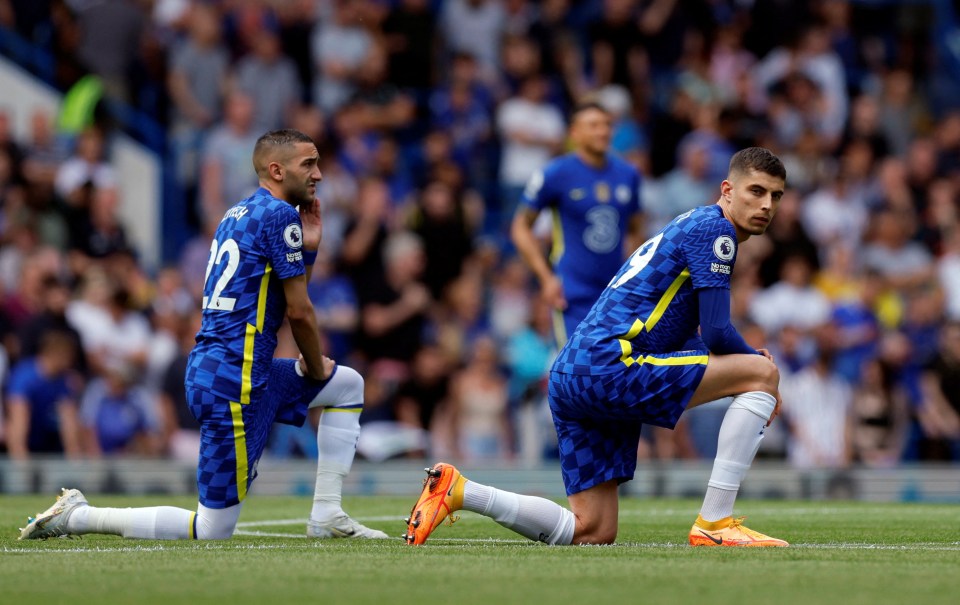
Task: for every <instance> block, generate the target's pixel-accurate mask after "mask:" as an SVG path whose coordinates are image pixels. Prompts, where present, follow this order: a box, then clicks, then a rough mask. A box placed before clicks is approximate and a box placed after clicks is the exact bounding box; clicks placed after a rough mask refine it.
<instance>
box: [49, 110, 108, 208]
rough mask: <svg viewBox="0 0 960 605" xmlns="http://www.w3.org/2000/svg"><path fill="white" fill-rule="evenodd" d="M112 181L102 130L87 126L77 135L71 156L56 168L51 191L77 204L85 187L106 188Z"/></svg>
mask: <svg viewBox="0 0 960 605" xmlns="http://www.w3.org/2000/svg"><path fill="white" fill-rule="evenodd" d="M116 182H117V176H116V172H115V170H114V168H113V166H112V165H111V164H110V163H109V162H108V161H107V158H106V153H105V147H104V135H103V133H102V132H101V131H100V130H99V129H97V128H88V129H86V130H84V131H83V132H81V133H80V134H79V136H78V137H77V139H76V143H75V146H74V153H73V155H71V156H70V158H68V159H67V160H66V161H65V162H64V163H63V164H61V165H60V168H59V169H58V170H57V175H56V177H54V190H55V191H56V193H57V195H59V196H60V197H61V198H62V199H63V200H64V201H66V202H67V204H68V205H70V206H73V207H79V206H80V203H79V196H80V195H82V191H83V190H84V189H85V188H87V187H88V186H92V188H94V189H109V188H112V187H115V186H116Z"/></svg>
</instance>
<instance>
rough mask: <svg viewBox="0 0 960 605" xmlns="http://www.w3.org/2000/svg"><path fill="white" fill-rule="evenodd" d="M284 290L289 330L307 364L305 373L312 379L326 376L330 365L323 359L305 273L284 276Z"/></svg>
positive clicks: (330, 370)
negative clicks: (327, 365)
mask: <svg viewBox="0 0 960 605" xmlns="http://www.w3.org/2000/svg"><path fill="white" fill-rule="evenodd" d="M283 293H284V296H285V297H286V299H287V313H286V314H287V321H288V322H289V323H290V331H291V332H292V333H293V339H294V340H295V341H296V343H297V347H298V348H299V349H300V355H301V356H302V357H303V363H304V365H305V366H306V367H305V368H303V370H304V373H305V374H306V375H307V376H309V377H310V378H312V379H314V380H326V379H327V378H329V377H330V373H331V372H332V371H333V369H332V367H331V368H330V369H327V368H326V367H325V366H324V363H323V351H322V350H321V348H320V334H319V330H318V328H317V316H316V313H315V312H314V310H313V303H312V302H310V297H309V296H308V295H307V278H306V275H298V276H297V277H291V278H289V279H285V280H283Z"/></svg>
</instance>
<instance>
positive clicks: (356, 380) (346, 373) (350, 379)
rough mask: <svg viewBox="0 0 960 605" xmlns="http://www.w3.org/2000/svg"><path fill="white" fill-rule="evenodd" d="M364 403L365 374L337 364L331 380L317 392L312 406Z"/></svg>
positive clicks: (311, 403)
mask: <svg viewBox="0 0 960 605" xmlns="http://www.w3.org/2000/svg"><path fill="white" fill-rule="evenodd" d="M357 404H361V405H362V404H363V376H361V375H360V372H357V371H356V370H354V369H353V368H351V367H348V366H337V371H336V373H335V374H334V375H333V378H331V379H330V382H328V383H327V384H326V386H324V387H323V389H321V390H320V392H319V393H317V396H316V397H315V398H314V400H313V401H311V402H310V407H312V408H314V407H318V406H320V407H337V406H342V405H351V406H355V405H357Z"/></svg>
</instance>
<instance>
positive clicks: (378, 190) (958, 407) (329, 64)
mask: <svg viewBox="0 0 960 605" xmlns="http://www.w3.org/2000/svg"><path fill="white" fill-rule="evenodd" d="M953 4H954V3H951V2H946V1H936V0H931V1H930V2H913V3H897V2H851V1H847V0H816V1H811V2H790V1H786V0H755V1H754V2H739V1H734V0H684V1H680V0H542V1H540V2H534V1H531V0H154V1H150V0H0V25H2V27H5V28H7V29H9V30H15V31H17V32H18V34H19V35H20V36H22V37H23V38H26V39H27V40H29V41H30V42H31V43H34V44H37V45H40V46H43V47H44V48H47V49H48V50H50V51H51V53H52V55H53V57H54V58H55V61H56V69H55V74H56V78H57V80H58V82H57V83H58V85H59V86H61V87H62V88H63V89H64V90H67V89H70V87H71V86H74V85H76V83H77V82H78V81H79V80H80V79H81V78H82V77H84V76H86V75H88V74H93V75H95V76H96V77H97V78H98V79H99V82H101V83H102V88H103V91H104V94H105V95H107V96H108V97H110V98H113V99H117V100H120V101H123V102H124V103H127V104H129V105H130V106H133V107H137V108H139V109H141V110H143V111H145V112H146V113H148V114H150V115H153V116H155V117H157V119H159V120H161V121H162V123H163V125H164V127H165V129H166V132H167V135H168V141H169V147H170V154H169V158H168V161H170V162H171V163H172V164H173V167H174V172H175V175H176V179H177V183H178V187H180V188H181V189H182V192H183V195H184V196H186V199H187V200H189V204H188V216H185V217H184V225H185V228H186V229H188V230H189V231H190V239H189V242H188V243H187V244H186V245H185V246H184V247H183V249H182V251H181V257H180V258H179V259H172V261H171V262H170V263H169V264H167V265H165V266H163V267H160V268H152V267H144V266H143V265H142V263H141V262H140V261H139V256H138V251H137V250H136V249H135V248H134V247H133V246H132V245H131V243H130V241H129V239H128V238H127V236H126V235H125V228H124V225H123V224H122V222H121V221H120V220H118V218H117V209H118V206H119V205H120V204H123V203H124V200H123V199H120V195H119V193H118V189H117V186H116V182H117V175H116V174H115V169H114V167H113V166H112V165H111V163H110V162H108V161H107V160H106V159H105V158H106V157H108V155H107V153H106V149H107V147H108V145H109V141H110V126H109V124H107V125H106V126H105V125H103V124H101V123H98V122H96V121H94V124H93V125H92V126H89V127H87V128H84V129H81V130H80V131H79V132H77V133H67V134H70V136H64V134H65V133H63V132H61V131H58V123H61V122H62V119H61V118H62V116H60V117H58V116H52V115H46V114H44V113H43V112H37V113H35V114H34V115H32V116H30V120H31V125H32V129H31V134H30V136H29V137H28V138H27V139H26V140H14V138H13V136H12V135H11V129H10V127H9V124H10V119H11V116H9V115H8V113H7V112H6V111H5V110H4V108H3V107H2V103H0V233H2V240H0V337H2V352H3V358H4V364H3V370H2V376H3V384H4V391H3V402H4V410H5V413H4V415H3V416H2V432H0V435H2V437H0V444H2V447H5V448H6V451H7V453H8V454H9V455H10V456H13V457H19V458H24V457H27V456H29V455H30V454H34V453H48V452H65V453H66V454H67V455H69V456H75V457H82V456H100V455H102V456H115V455H143V456H169V457H176V458H183V459H185V460H193V459H195V452H196V447H197V432H196V424H195V422H194V421H193V419H192V418H191V417H190V414H189V411H188V410H187V409H186V406H185V403H184V396H183V374H184V367H185V358H186V357H185V356H186V354H187V353H188V352H189V349H190V346H191V344H192V339H193V334H194V333H195V332H196V329H197V325H198V321H199V314H198V309H199V305H198V304H197V301H198V299H199V296H200V291H201V288H202V282H203V277H204V270H205V268H206V264H207V256H208V253H209V241H210V236H211V233H212V230H213V229H215V227H216V225H217V223H218V222H219V220H220V217H221V216H222V215H223V213H224V211H225V210H226V209H227V208H229V207H230V206H231V205H233V204H234V203H235V202H236V201H238V200H240V199H242V198H243V197H245V196H246V195H248V194H249V193H250V192H252V191H253V189H255V188H256V186H257V181H256V175H255V174H254V172H253V170H252V167H251V162H250V157H251V152H252V148H253V145H254V142H255V141H256V139H257V137H258V136H259V135H260V134H262V133H263V132H264V131H266V130H271V129H275V128H280V127H293V128H297V129H299V130H302V131H304V132H306V133H308V134H309V135H311V136H312V137H313V138H314V139H315V140H316V141H317V143H318V146H319V149H320V153H321V170H322V172H323V182H322V184H321V186H320V188H319V195H320V197H321V200H322V204H323V206H322V208H323V209H322V212H323V220H324V242H323V245H322V251H321V255H320V257H319V259H318V261H317V264H316V266H315V269H314V272H313V279H312V282H311V284H310V292H311V296H312V298H313V300H314V303H315V306H316V310H317V317H318V320H319V324H320V326H321V329H322V332H323V335H324V338H325V343H326V347H327V351H329V354H330V356H331V357H333V358H334V359H336V360H337V361H338V362H340V363H343V364H347V365H350V366H353V367H355V368H357V369H358V370H359V371H361V373H362V374H363V375H364V377H365V379H366V385H367V392H366V408H365V411H364V414H363V417H362V421H363V422H364V424H365V427H366V428H365V432H364V434H363V435H362V437H361V444H360V449H359V451H360V453H361V454H362V455H365V456H367V457H368V458H370V459H384V458H389V457H393V456H410V455H413V456H417V455H424V454H430V455H431V457H436V456H444V457H446V456H449V457H450V458H453V459H460V460H466V461H471V462H473V461H482V460H500V459H505V458H516V459H517V460H520V461H523V462H530V463H535V462H537V461H539V460H541V459H543V458H544V457H550V456H551V455H553V454H552V452H553V449H555V446H554V445H553V444H552V442H551V436H552V435H553V428H552V424H551V421H550V417H549V411H548V410H547V408H546V406H545V384H544V379H545V373H546V370H547V368H549V365H550V362H551V360H552V357H553V355H554V354H555V347H554V345H553V337H552V328H551V316H550V310H549V309H548V308H546V306H545V305H544V303H543V302H542V301H541V300H539V297H538V291H537V289H536V287H535V284H534V283H533V282H532V280H531V276H530V274H529V273H528V271H527V270H526V268H525V267H524V266H523V264H522V262H521V261H520V260H519V259H518V258H517V256H516V254H515V253H514V251H513V250H512V248H511V246H510V244H509V242H508V241H507V232H506V224H507V222H508V221H509V218H510V215H511V213H512V212H513V209H514V208H515V207H516V204H517V202H518V200H519V197H520V195H521V192H522V190H523V187H524V185H525V184H526V182H527V180H528V179H529V177H530V176H531V175H532V174H533V173H534V172H535V171H536V170H537V169H539V168H540V167H542V166H543V165H544V164H545V163H546V162H547V161H548V160H549V159H550V158H551V157H553V156H554V155H556V154H558V153H561V152H562V151H564V149H565V127H566V114H567V112H568V111H569V109H570V108H571V106H572V104H573V103H574V102H575V101H578V100H582V99H585V98H592V99H595V100H597V101H598V102H600V103H601V104H602V105H604V107H606V108H607V109H608V110H609V111H610V113H611V114H612V116H613V117H614V124H615V128H614V135H613V140H612V147H613V151H614V152H616V153H618V154H621V155H622V156H623V157H625V158H626V159H628V160H629V161H630V162H632V163H634V164H635V165H636V166H637V167H638V168H639V169H640V170H641V171H642V173H643V175H644V192H643V204H644V208H645V212H646V216H647V221H646V222H647V227H648V230H649V231H650V233H651V234H652V233H654V232H655V231H656V230H657V229H659V228H660V227H661V226H662V225H663V224H665V223H666V222H667V221H669V220H670V219H671V218H672V217H673V216H675V215H676V214H679V213H681V212H683V211H685V210H688V209H690V208H692V207H694V206H698V205H702V204H707V203H713V202H714V201H716V199H717V197H718V195H719V183H720V181H721V180H722V179H723V178H724V176H725V173H726V167H727V162H728V160H729V158H730V156H731V155H732V154H733V152H734V151H736V150H737V149H740V148H742V147H745V146H750V145H761V146H764V147H767V148H770V149H771V150H773V151H774V152H775V153H777V154H778V155H779V156H780V157H781V158H782V159H783V161H784V163H785V165H786V167H787V174H788V191H787V193H786V195H785V196H784V198H783V201H782V203H781V206H780V210H779V214H778V216H777V218H776V219H775V220H774V222H773V224H772V226H771V227H770V229H769V231H768V233H767V234H766V235H765V236H763V237H758V238H753V239H751V240H750V241H748V242H747V243H745V244H744V245H743V246H742V247H741V249H740V255H739V258H738V261H737V264H736V269H735V272H734V276H733V286H732V300H733V305H732V306H733V313H734V320H735V324H736V325H737V326H738V327H739V329H740V330H741V332H742V333H743V334H744V335H745V337H746V338H747V340H748V342H750V343H751V344H752V345H754V346H755V347H767V348H769V349H770V350H771V351H772V352H773V353H774V355H775V356H776V359H777V362H778V365H779V367H780V369H781V373H782V376H783V380H782V384H781V393H782V396H783V400H784V406H783V410H784V411H783V418H782V419H781V420H778V421H777V422H776V423H775V424H774V427H773V429H772V430H771V433H770V434H769V435H768V437H767V439H766V440H765V442H764V446H763V450H762V454H761V455H763V456H767V457H770V458H776V459H786V460H788V461H789V463H790V464H792V465H794V466H796V467H798V468H816V467H829V468H837V469H842V468H847V467H849V466H851V465H854V464H862V465H869V466H889V465H894V464H897V463H900V462H904V461H906V462H910V461H954V462H957V461H960V205H958V200H960V104H958V103H957V101H956V99H957V98H960V97H958V96H957V93H958V91H960V61H958V60H957V59H956V57H954V56H953V55H952V54H951V51H950V49H949V45H948V44H947V43H946V40H945V38H946V36H947V34H949V32H950V31H955V30H956V28H957V23H956V20H955V19H954V15H953ZM944 32H947V33H946V34H945V33H944ZM544 239H545V244H546V240H548V239H549V233H546V234H544ZM281 334H282V335H284V336H285V337H286V338H283V339H281V344H280V348H279V349H278V355H279V356H296V350H295V345H294V344H293V343H292V339H290V338H289V333H288V331H287V330H284V331H282V332H281ZM722 405H723V404H722V402H721V403H717V404H710V405H708V406H705V407H704V408H703V409H702V410H697V411H695V413H688V414H686V415H685V417H684V419H682V420H681V424H680V425H679V426H678V428H677V430H676V431H673V432H670V431H661V430H653V431H650V432H649V434H645V435H644V439H643V442H642V444H641V456H643V457H645V458H657V459H672V458H698V457H702V458H709V457H712V456H713V454H714V452H715V447H716V429H717V426H718V424H719V420H720V418H721V417H722V413H723V409H722ZM315 448H316V444H315V436H314V433H313V430H312V429H311V428H310V427H309V426H307V427H306V428H305V429H303V430H296V429H290V428H288V427H284V428H282V429H280V430H279V431H278V432H277V433H276V434H275V435H274V436H273V440H272V444H271V450H270V451H271V452H272V453H273V455H275V456H307V457H309V456H312V455H314V452H315Z"/></svg>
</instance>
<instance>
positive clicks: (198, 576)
mask: <svg viewBox="0 0 960 605" xmlns="http://www.w3.org/2000/svg"><path fill="white" fill-rule="evenodd" d="M415 497H416V496H415V494H412V495H411V497H410V498H404V499H398V498H348V499H347V500H346V502H345V504H346V508H347V509H348V511H349V512H350V513H351V514H353V515H354V516H355V517H357V518H358V519H360V520H361V521H364V522H365V523H367V524H368V525H370V526H372V527H377V528H379V529H383V530H384V531H386V532H388V533H389V534H390V535H392V536H397V538H396V540H391V541H373V542H348V541H343V540H335V541H331V540H327V541H314V540H309V539H307V538H305V537H304V536H303V533H304V522H305V517H306V514H307V511H308V508H309V506H310V501H309V499H307V498H293V497H289V498H287V497H266V496H257V495H256V494H254V495H252V496H251V498H250V499H249V500H248V501H247V503H246V505H245V509H244V511H243V515H242V517H241V520H240V527H239V529H238V535H236V536H234V538H233V539H231V540H228V541H218V542H206V543H197V542H159V541H145V540H122V539H120V538H116V537H110V536H86V537H84V538H83V539H82V540H78V539H74V540H67V539H55V540H48V541H45V542H19V541H17V539H16V536H17V535H18V532H17V528H18V527H20V526H22V525H23V521H24V519H25V516H26V515H27V514H32V513H35V512H37V511H40V510H43V509H44V508H46V507H47V506H48V505H49V504H50V503H51V502H52V500H53V497H52V496H49V497H48V496H4V497H2V498H0V503H2V504H0V528H2V531H0V602H2V603H10V604H17V605H30V604H33V603H43V604H45V605H49V604H51V603H57V602H60V603H71V604H83V603H96V604H104V603H138V604H139V603H144V604H149V603H158V604H160V603H162V604H165V605H168V604H171V603H191V604H193V603H217V604H231V605H232V604H242V603H257V604H259V605H283V604H287V603H304V604H308V603H309V604H312V603H329V604H332V603H371V604H376V605H392V604H394V603H418V604H429V605H433V604H442V605H460V604H464V603H484V604H493V605H504V604H506V603H530V604H533V605H553V604H560V603H577V604H582V605H594V604H595V603H643V604H656V603H669V604H685V603H731V604H742V603H776V604H778V605H790V604H794V603H796V604H800V603H803V604H818V605H819V604H830V603H837V604H843V605H858V604H863V605H877V604H880V603H923V604H930V603H957V602H960V596H958V587H957V585H958V579H960V509H958V507H957V506H955V505H923V504H873V503H853V502H843V503H836V502H770V501H748V500H744V501H741V502H740V503H739V505H738V513H746V514H747V515H748V516H749V520H748V522H747V524H748V525H749V526H751V527H755V528H756V529H759V530H760V531H763V532H765V533H769V534H771V535H774V536H777V537H781V538H784V539H786V540H789V541H790V542H791V543H792V546H791V547H790V548H786V549H736V548H690V547H688V546H686V535H687V531H688V530H689V527H690V525H691V523H692V522H693V519H694V518H695V517H696V513H697V508H698V505H699V503H698V502H694V501H692V500H639V499H625V500H623V501H622V503H621V511H620V536H619V540H618V542H619V543H618V544H617V545H615V546H606V547H549V546H545V545H542V544H535V543H532V542H527V541H524V540H522V539H520V538H519V537H518V536H517V535H516V534H513V533H512V532H509V531H507V530H505V529H503V528H501V527H500V526H498V525H497V524H496V523H494V522H493V521H490V520H489V519H485V518H483V517H480V516H478V515H474V514H471V513H463V514H462V518H461V519H460V520H459V521H458V522H457V523H456V524H455V525H453V526H452V527H448V526H446V525H444V526H441V527H440V528H438V529H437V530H436V532H435V533H434V534H433V536H432V537H431V539H430V541H429V542H428V543H427V544H426V545H424V546H422V547H418V548H414V547H409V546H406V545H405V544H403V542H402V541H401V540H400V538H399V535H400V534H401V533H403V530H404V525H403V522H402V520H401V519H402V517H404V516H406V513H407V512H408V511H409V508H410V506H411V505H412V501H413V499H414V498H415ZM88 498H89V499H90V501H91V502H92V503H93V504H94V505H100V506H145V505H155V504H172V505H177V506H183V507H187V508H192V507H193V506H194V503H195V500H193V499H192V498H182V497H178V498H162V497H161V498H157V497H153V498H148V497H119V496H96V495H90V494H88ZM67 599H69V600H67Z"/></svg>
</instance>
